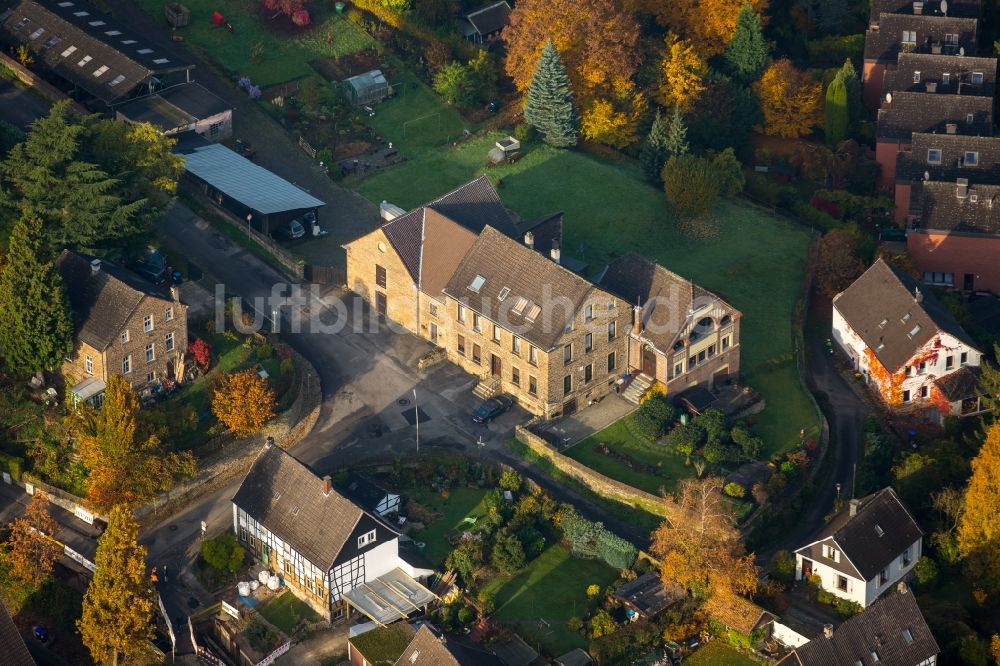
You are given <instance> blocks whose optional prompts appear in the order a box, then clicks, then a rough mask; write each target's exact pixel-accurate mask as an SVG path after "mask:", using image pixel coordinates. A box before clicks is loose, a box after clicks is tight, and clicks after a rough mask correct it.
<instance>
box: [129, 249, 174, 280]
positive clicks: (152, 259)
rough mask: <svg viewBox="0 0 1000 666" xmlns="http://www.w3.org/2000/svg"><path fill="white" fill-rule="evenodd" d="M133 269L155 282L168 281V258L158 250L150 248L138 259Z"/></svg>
mask: <svg viewBox="0 0 1000 666" xmlns="http://www.w3.org/2000/svg"><path fill="white" fill-rule="evenodd" d="M132 270H134V271H135V272H136V273H138V274H139V275H141V276H142V277H144V278H146V279H147V280H149V281H150V282H152V283H153V284H163V283H164V282H166V281H167V258H166V257H164V256H163V255H162V254H160V252H158V251H157V250H150V251H149V252H146V253H145V254H144V255H142V256H141V257H139V258H138V259H136V261H135V263H133V264H132Z"/></svg>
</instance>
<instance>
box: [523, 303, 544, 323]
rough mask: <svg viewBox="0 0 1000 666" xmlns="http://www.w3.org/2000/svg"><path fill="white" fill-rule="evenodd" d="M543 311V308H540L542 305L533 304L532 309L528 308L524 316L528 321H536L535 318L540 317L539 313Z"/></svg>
mask: <svg viewBox="0 0 1000 666" xmlns="http://www.w3.org/2000/svg"><path fill="white" fill-rule="evenodd" d="M541 312H542V308H540V307H539V306H537V305H532V306H531V309H530V310H528V314H526V315H525V316H524V318H525V319H526V320H528V321H535V319H537V318H538V315H539V314H540V313H541Z"/></svg>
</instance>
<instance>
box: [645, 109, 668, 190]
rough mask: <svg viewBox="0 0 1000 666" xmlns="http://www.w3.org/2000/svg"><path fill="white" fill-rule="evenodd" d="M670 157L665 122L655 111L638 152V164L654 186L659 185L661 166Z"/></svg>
mask: <svg viewBox="0 0 1000 666" xmlns="http://www.w3.org/2000/svg"><path fill="white" fill-rule="evenodd" d="M669 157H670V150H669V149H668V148H667V122H666V120H664V118H663V116H662V115H661V114H660V110H659V109H657V110H656V117H655V118H653V125H652V126H651V127H650V128H649V134H647V135H646V140H645V141H643V142H642V150H641V151H640V152H639V162H640V163H641V164H642V170H643V172H644V173H645V174H646V178H647V179H648V180H649V182H651V183H653V184H654V185H660V184H661V182H662V181H661V180H660V173H661V172H662V171H663V165H664V164H666V163H667V159H668V158H669Z"/></svg>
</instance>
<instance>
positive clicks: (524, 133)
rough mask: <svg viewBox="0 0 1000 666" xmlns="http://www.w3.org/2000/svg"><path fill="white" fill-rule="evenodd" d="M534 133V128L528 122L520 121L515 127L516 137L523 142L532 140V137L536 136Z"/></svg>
mask: <svg viewBox="0 0 1000 666" xmlns="http://www.w3.org/2000/svg"><path fill="white" fill-rule="evenodd" d="M534 134H535V130H534V128H533V127H532V126H531V125H529V124H528V123H518V124H517V126H516V127H514V138H515V139H517V140H518V141H520V142H521V143H526V142H528V141H531V139H532V138H534Z"/></svg>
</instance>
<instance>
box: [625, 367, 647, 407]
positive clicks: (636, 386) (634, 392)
mask: <svg viewBox="0 0 1000 666" xmlns="http://www.w3.org/2000/svg"><path fill="white" fill-rule="evenodd" d="M652 385H653V378H652V377H650V376H649V375H644V374H642V373H640V374H638V375H636V376H635V378H633V379H632V381H631V382H630V383H629V385H628V388H627V389H625V392H624V393H622V397H623V398H625V399H626V400H628V401H629V402H631V403H632V404H633V405H638V404H639V400H640V399H641V398H642V396H643V394H645V393H646V391H647V390H648V389H649V387H650V386H652Z"/></svg>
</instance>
